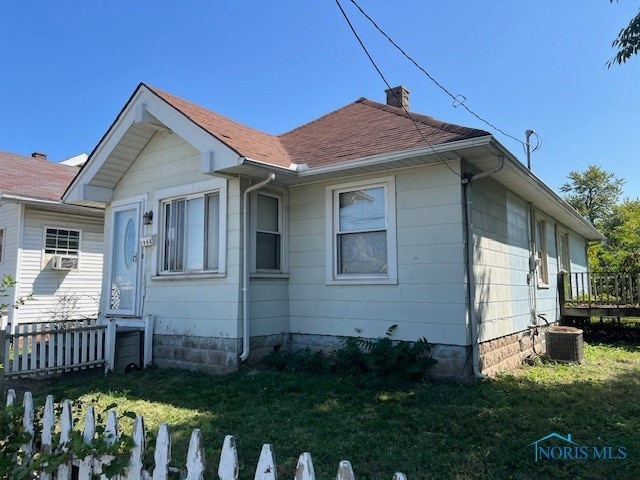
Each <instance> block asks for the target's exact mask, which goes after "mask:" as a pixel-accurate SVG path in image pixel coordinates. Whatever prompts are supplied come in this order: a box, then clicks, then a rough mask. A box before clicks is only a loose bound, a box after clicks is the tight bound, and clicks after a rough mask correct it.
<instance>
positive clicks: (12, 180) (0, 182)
mask: <svg viewBox="0 0 640 480" xmlns="http://www.w3.org/2000/svg"><path fill="white" fill-rule="evenodd" d="M77 173H78V167H72V166H70V165H62V164H60V163H53V162H49V161H47V160H44V159H42V158H34V157H25V156H22V155H16V154H15V153H9V152H1V151H0V192H2V193H3V194H9V195H17V196H21V197H27V198H34V199H40V200H53V201H57V200H60V198H61V197H62V194H63V193H64V191H65V189H66V188H67V186H68V185H69V184H70V183H71V181H72V180H73V178H74V177H75V176H76V174H77Z"/></svg>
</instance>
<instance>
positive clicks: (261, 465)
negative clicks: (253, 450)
mask: <svg viewBox="0 0 640 480" xmlns="http://www.w3.org/2000/svg"><path fill="white" fill-rule="evenodd" d="M277 478H278V474H277V472H276V457H275V455H274V454H273V450H272V449H271V445H269V444H266V443H265V444H264V445H262V451H261V452H260V458H259V459H258V466H257V467H256V475H255V477H254V480H277Z"/></svg>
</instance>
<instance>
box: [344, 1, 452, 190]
mask: <svg viewBox="0 0 640 480" xmlns="http://www.w3.org/2000/svg"><path fill="white" fill-rule="evenodd" d="M336 4H337V5H338V8H339V9H340V11H341V12H342V16H343V17H344V19H345V20H346V21H347V24H348V25H349V28H351V31H352V32H353V35H354V36H355V37H356V39H357V40H358V43H360V46H361V47H362V49H363V50H364V53H366V54H367V57H368V58H369V61H370V62H371V64H372V65H373V67H374V68H375V69H376V72H378V75H380V78H382V81H383V82H384V83H385V85H386V86H387V89H389V90H391V93H392V94H393V96H394V97H395V99H396V101H397V102H398V104H399V105H400V106H401V108H402V110H404V113H405V114H406V116H407V118H408V119H409V120H411V123H413V126H414V127H416V130H417V132H418V134H419V135H420V136H421V137H422V140H424V142H425V143H426V144H427V146H428V147H429V148H431V150H432V151H433V153H434V154H435V156H436V157H437V158H438V159H439V160H440V161H441V162H442V163H443V164H444V165H445V166H446V167H447V168H448V169H449V170H450V171H451V172H452V173H453V174H455V175H456V176H457V177H459V178H462V175H460V174H459V173H458V172H456V171H455V170H454V169H453V168H451V166H450V165H449V164H448V163H447V158H446V157H444V156H443V155H442V154H441V153H440V152H438V151H437V150H436V149H435V148H434V147H433V145H431V143H429V140H427V137H426V136H425V135H424V134H423V133H422V131H421V130H420V126H419V125H418V123H417V122H416V121H415V120H414V118H413V117H412V116H411V114H410V113H409V110H407V107H405V106H404V104H403V103H402V102H401V101H400V99H399V98H398V95H397V94H396V92H395V90H394V89H392V88H391V85H390V84H389V82H388V81H387V79H386V77H385V76H384V74H383V73H382V70H380V67H378V65H377V64H376V62H375V60H374V59H373V57H372V56H371V54H370V53H369V50H367V47H366V46H365V44H364V42H363V41H362V39H361V38H360V36H359V35H358V32H356V29H355V28H354V26H353V24H352V23H351V20H349V17H348V15H347V13H346V12H345V11H344V9H343V8H342V5H341V4H340V0H336Z"/></svg>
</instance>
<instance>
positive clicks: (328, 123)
mask: <svg viewBox="0 0 640 480" xmlns="http://www.w3.org/2000/svg"><path fill="white" fill-rule="evenodd" d="M147 88H149V89H150V90H151V91H152V92H154V93H155V94H156V95H158V96H159V97H160V98H162V99H163V100H164V101H166V102H167V103H169V104H170V105H171V106H173V107H174V108H175V109H176V110H178V111H179V112H181V113H182V114H183V115H185V116H186V117H188V118H189V119H190V120H191V121H192V122H194V123H195V124H197V125H199V126H200V127H201V128H202V129H204V130H206V131H207V132H209V133H210V134H211V135H213V136H215V137H216V138H217V139H218V140H220V141H221V142H223V143H225V144H226V145H227V146H229V147H230V148H232V149H233V150H235V151H236V153H238V155H240V156H244V157H250V158H252V159H254V160H258V161H260V162H263V163H267V164H270V165H274V166H279V167H284V168H289V166H290V165H291V164H303V163H305V164H307V165H308V166H309V167H310V168H315V167H320V166H326V165H333V164H339V163H342V162H345V161H348V160H354V159H358V158H362V157H368V156H372V155H380V154H384V153H391V152H397V151H399V150H408V149H412V148H418V147H423V146H425V144H426V142H428V143H429V144H432V145H440V144H444V143H449V142H453V141H459V140H467V139H471V138H476V137H482V136H486V135H490V134H489V133H488V132H485V131H483V130H478V129H475V128H467V127H461V126H458V125H453V124H450V123H445V122H441V121H439V120H436V119H434V118H432V117H428V116H426V115H420V114H416V113H410V114H409V115H410V116H411V119H409V118H407V114H406V112H405V111H404V110H403V109H401V108H397V107H391V106H389V105H385V104H381V103H377V102H373V101H371V100H367V99H366V98H360V99H359V100H357V101H355V102H353V103H351V104H349V105H347V106H345V107H342V108H340V109H338V110H335V111H333V112H331V113H328V114H326V115H324V116H322V117H320V118H318V119H316V120H313V121H312V122H309V123H306V124H304V125H302V126H300V127H298V128H296V129H294V130H291V131H289V132H287V133H284V134H282V135H278V136H275V135H269V134H267V133H264V132H260V131H259V130H256V129H253V128H251V127H248V126H246V125H242V124H241V123H238V122H235V121H233V120H230V119H228V118H227V117H224V116H222V115H220V114H218V113H215V112H212V111H211V110H207V109H206V108H203V107H201V106H199V105H196V104H194V103H191V102H189V101H187V100H184V99H182V98H179V97H176V96H174V95H171V94H170V93H167V92H165V91H163V90H160V89H158V88H155V87H150V86H147ZM414 122H415V123H414ZM418 129H419V131H418Z"/></svg>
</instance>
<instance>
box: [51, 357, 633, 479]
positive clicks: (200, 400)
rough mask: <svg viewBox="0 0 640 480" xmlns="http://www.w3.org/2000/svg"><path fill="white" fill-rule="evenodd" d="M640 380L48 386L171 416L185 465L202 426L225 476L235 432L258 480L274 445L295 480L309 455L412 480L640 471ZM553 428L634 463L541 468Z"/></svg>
mask: <svg viewBox="0 0 640 480" xmlns="http://www.w3.org/2000/svg"><path fill="white" fill-rule="evenodd" d="M632 351H634V352H637V350H632ZM627 367H628V366H627ZM576 369H577V370H576V373H577V375H580V370H579V367H576ZM638 377H639V376H638V371H637V370H631V371H628V369H627V371H622V370H621V371H619V372H614V373H613V375H611V378H609V379H608V380H601V379H597V378H594V379H589V378H583V379H581V380H576V381H567V380H566V379H565V380H563V381H562V382H557V381H555V382H554V381H548V380H547V381H545V380H541V379H539V378H536V377H535V376H527V375H523V376H520V375H518V376H504V377H501V378H499V379H497V380H492V381H488V382H485V383H481V384H474V385H459V384H441V383H438V384H430V383H425V384H420V385H413V386H408V387H404V388H393V389H369V388H363V386H362V385H358V384H354V381H353V380H350V379H341V378H337V377H334V376H331V375H304V374H284V373H274V372H251V373H235V374H230V375H226V376H221V377H210V376H206V375H201V374H197V373H189V372H183V371H170V370H149V371H145V372H135V373H132V374H129V375H113V376H109V377H106V378H95V379H91V381H90V382H86V381H85V382H78V381H77V380H74V381H70V382H64V383H60V384H59V385H57V386H55V387H50V388H49V392H46V393H54V395H56V397H57V399H62V398H80V397H82V398H83V399H90V398H94V397H96V395H98V394H100V396H101V397H102V398H103V399H104V402H105V405H106V404H108V403H111V402H114V401H115V402H117V403H120V404H125V402H126V406H127V408H128V409H132V410H134V411H136V412H137V413H140V414H142V415H144V416H145V420H146V423H147V425H148V427H149V431H150V432H154V431H155V429H156V428H157V424H158V423H159V422H160V421H167V423H168V424H169V429H170V431H171V434H172V439H173V447H174V454H173V458H174V463H175V464H176V465H183V464H184V460H185V458H186V448H187V443H188V439H189V435H190V433H191V429H193V428H196V427H197V428H201V429H202V433H203V438H204V440H205V443H206V452H205V455H206V458H207V459H208V464H209V470H211V472H215V470H216V469H217V462H218V459H219V454H220V447H221V446H222V441H223V439H224V436H225V435H226V434H233V435H234V436H235V437H236V442H237V447H238V451H239V459H240V462H241V471H240V478H246V479H249V478H253V475H254V472H255V465H256V463H257V459H258V456H259V453H260V448H261V446H262V444H263V443H271V444H272V445H273V447H274V451H275V454H276V458H277V464H278V466H279V471H278V473H279V474H280V475H281V476H283V477H284V478H287V477H288V478H292V477H293V475H294V472H295V463H296V461H297V458H298V456H299V454H300V453H302V452H303V451H309V452H311V454H312V457H313V461H314V466H315V471H316V475H318V477H319V478H330V477H333V476H334V475H335V472H336V469H337V466H338V463H339V461H340V460H343V459H348V460H350V461H351V462H352V464H353V467H354V471H355V473H356V475H357V478H359V479H362V480H364V479H391V477H392V476H393V473H394V472H395V471H402V472H404V473H405V474H407V475H408V478H409V479H412V480H413V479H432V478H433V479H441V478H442V479H498V478H515V479H525V478H526V479H528V478H537V479H545V478H549V479H558V478H560V479H562V478H566V479H569V478H571V479H573V478H594V479H595V478H597V479H600V478H633V477H634V475H635V472H638V471H640V437H639V433H638V432H640V405H639V404H638V401H637V399H638V398H640V378H638ZM42 393H45V392H42ZM101 401H102V400H101ZM162 415H164V418H157V417H160V416H162ZM552 432H556V433H558V434H560V435H562V436H566V435H567V434H571V435H572V438H573V439H574V441H575V442H576V443H578V444H579V445H583V446H596V447H599V448H600V447H604V446H613V447H615V448H617V447H619V446H622V447H625V448H626V452H627V458H626V459H624V460H607V461H605V460H593V459H589V460H582V461H578V460H546V461H542V462H537V463H536V462H535V460H534V450H533V447H532V446H529V444H530V443H532V442H534V441H536V440H538V439H540V438H542V437H544V436H546V435H547V434H550V433H552ZM150 458H152V456H151V457H150Z"/></svg>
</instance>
